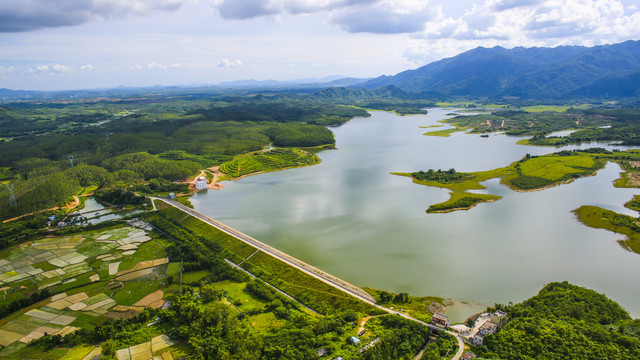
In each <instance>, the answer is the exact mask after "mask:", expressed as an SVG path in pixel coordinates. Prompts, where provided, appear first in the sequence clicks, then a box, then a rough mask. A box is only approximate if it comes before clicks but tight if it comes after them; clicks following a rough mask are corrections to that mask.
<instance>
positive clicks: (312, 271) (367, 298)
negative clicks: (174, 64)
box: [149, 197, 464, 360]
mask: <svg viewBox="0 0 640 360" xmlns="http://www.w3.org/2000/svg"><path fill="white" fill-rule="evenodd" d="M149 199H151V202H152V203H153V201H155V200H158V201H162V202H164V203H166V204H167V205H170V206H173V207H175V208H178V209H180V210H182V211H184V212H186V213H188V214H190V215H191V216H193V217H195V218H197V219H199V220H200V221H203V222H205V223H206V224H209V225H211V226H213V227H215V228H216V229H218V230H220V231H222V232H224V233H226V234H229V235H231V236H233V237H235V238H236V239H238V240H240V241H242V242H244V243H246V244H248V245H251V246H253V247H255V248H256V249H259V250H261V251H262V252H264V253H266V254H269V255H270V256H272V257H274V258H276V259H278V260H280V261H282V262H284V263H286V264H288V265H290V266H292V267H294V268H296V269H298V270H300V271H302V272H304V273H305V274H307V275H309V276H312V277H314V278H316V279H318V280H320V281H322V282H324V283H325V284H328V285H330V286H332V287H334V288H336V289H338V290H340V291H342V292H344V293H346V294H348V295H351V296H352V297H354V298H356V299H358V300H361V301H364V302H365V303H367V304H369V305H371V306H374V307H376V308H378V309H380V310H382V311H384V312H387V313H389V314H393V315H399V316H402V317H403V318H405V319H407V320H411V321H413V322H416V323H418V324H421V325H423V326H426V327H427V328H429V329H431V330H434V331H443V329H442V328H440V327H438V326H435V325H432V324H429V323H427V322H424V321H422V320H418V319H416V318H414V317H411V316H409V315H407V314H404V313H401V312H397V311H394V310H391V309H389V308H386V307H384V306H381V305H379V304H377V303H376V301H375V299H374V298H373V296H371V294H369V293H367V292H365V291H364V290H362V289H360V288H359V287H357V286H355V285H353V284H350V283H348V282H346V281H344V280H342V279H339V278H337V277H335V276H333V275H331V274H329V273H326V272H324V271H322V270H320V269H318V268H316V267H313V266H311V265H309V264H307V263H305V262H303V261H301V260H299V259H296V258H294V257H293V256H291V255H288V254H286V253H284V252H282V251H280V250H278V249H276V248H273V247H271V246H269V245H267V244H265V243H263V242H261V241H259V240H256V239H254V238H252V237H251V236H249V235H246V234H243V233H241V232H240V231H238V230H236V229H233V228H231V227H229V226H227V225H225V224H223V223H221V222H219V221H217V220H214V219H212V218H210V217H208V216H206V215H204V214H202V213H200V212H198V211H196V210H194V209H192V208H190V207H187V206H185V205H183V204H181V203H179V202H177V201H175V200H170V199H166V198H158V197H149ZM154 208H155V204H154ZM445 331H446V333H447V334H449V335H452V336H455V337H456V339H458V351H457V353H456V354H455V355H454V356H453V357H452V358H451V360H459V359H460V357H461V356H462V353H463V351H464V340H463V339H462V337H461V336H460V335H459V334H457V333H455V332H452V331H449V330H445Z"/></svg>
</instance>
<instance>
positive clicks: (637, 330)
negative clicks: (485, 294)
mask: <svg viewBox="0 0 640 360" xmlns="http://www.w3.org/2000/svg"><path fill="white" fill-rule="evenodd" d="M503 310H505V311H506V312H508V314H509V316H511V321H510V322H509V323H508V324H507V325H506V326H505V327H504V328H503V329H502V330H501V331H500V332H499V333H497V334H496V335H489V336H487V338H486V339H485V342H484V345H483V346H482V347H481V348H480V349H479V350H480V351H479V353H480V354H479V355H481V357H484V358H500V359H512V360H513V359H515V360H517V359H639V358H640V320H637V319H636V320H632V319H631V317H630V316H629V314H628V313H627V312H626V311H625V310H624V309H623V308H622V307H621V306H620V305H618V304H617V303H616V302H614V301H612V300H610V299H608V298H607V297H606V296H604V295H602V294H599V293H597V292H595V291H593V290H589V289H585V288H583V287H579V286H575V285H571V284H569V283H567V282H562V283H551V284H548V285H547V286H545V287H544V288H543V289H542V290H540V292H539V293H538V295H536V296H534V297H532V298H530V299H528V300H526V301H524V302H522V303H520V304H516V305H513V306H509V307H506V308H503Z"/></svg>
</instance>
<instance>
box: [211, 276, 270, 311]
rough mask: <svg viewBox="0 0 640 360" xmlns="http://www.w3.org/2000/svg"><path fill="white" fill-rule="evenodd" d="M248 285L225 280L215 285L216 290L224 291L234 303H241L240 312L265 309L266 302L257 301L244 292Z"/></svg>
mask: <svg viewBox="0 0 640 360" xmlns="http://www.w3.org/2000/svg"><path fill="white" fill-rule="evenodd" d="M246 285H247V284H246V283H238V282H235V281H230V280H225V281H220V282H217V283H215V284H214V286H215V288H216V289H219V290H224V291H225V292H226V295H225V297H226V298H227V299H228V300H229V301H232V302H235V301H239V302H240V304H241V305H240V306H238V307H239V308H240V310H242V311H250V310H255V309H263V308H264V302H262V301H261V300H259V299H256V298H255V297H254V296H253V295H251V294H250V293H248V292H246V291H245V290H244V288H245V286H246Z"/></svg>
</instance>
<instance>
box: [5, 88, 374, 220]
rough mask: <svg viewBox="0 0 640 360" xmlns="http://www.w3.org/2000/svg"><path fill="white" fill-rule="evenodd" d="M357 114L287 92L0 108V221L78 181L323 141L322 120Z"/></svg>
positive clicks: (136, 178) (57, 197)
mask: <svg viewBox="0 0 640 360" xmlns="http://www.w3.org/2000/svg"><path fill="white" fill-rule="evenodd" d="M366 115H367V113H366V111H364V110H362V109H357V108H354V107H348V106H341V105H335V104H330V103H327V102H320V101H317V100H310V99H305V98H302V97H299V96H296V95H273V96H264V95H249V96H246V95H243V96H228V95H220V94H216V95H211V96H210V97H209V98H208V99H207V98H206V97H203V96H196V97H189V96H185V97H180V96H178V97H176V98H172V97H163V96H162V95H158V96H146V95H145V96H143V97H141V98H140V99H131V100H128V99H122V100H121V101H113V102H107V103H101V102H98V103H91V102H81V101H80V102H74V103H69V104H63V103H55V104H54V103H51V104H50V103H47V102H46V101H45V102H44V103H42V102H40V103H39V104H35V103H34V104H29V103H16V104H11V106H5V107H0V133H2V134H3V136H9V135H12V136H13V138H11V139H10V141H7V140H5V141H0V155H1V156H0V170H1V171H2V177H3V178H5V179H6V180H9V181H10V182H11V183H12V184H13V186H14V194H15V198H16V200H17V204H16V206H14V207H11V208H9V205H10V202H9V192H8V190H7V189H6V188H2V189H0V217H2V218H7V217H12V216H17V215H21V214H25V213H29V212H32V211H38V210H41V209H45V208H50V207H54V206H58V205H61V204H64V203H66V202H68V201H69V200H71V196H72V195H74V194H77V193H78V192H80V191H81V189H82V188H83V187H92V186H93V187H95V186H97V187H99V188H104V187H110V186H112V185H119V186H124V185H131V184H138V183H141V182H148V181H150V180H151V179H164V180H168V181H175V180H183V179H186V178H188V177H190V176H193V175H195V174H197V171H198V169H202V168H205V167H210V166H215V165H220V164H222V163H224V162H227V161H230V160H232V159H233V157H234V156H235V155H239V154H244V153H248V152H253V151H258V150H261V149H264V148H265V147H267V146H268V145H269V144H273V145H275V146H282V147H310V146H320V145H329V146H332V145H333V144H334V142H335V141H334V138H333V134H332V132H331V131H330V130H328V129H327V128H325V127H324V126H321V125H339V124H342V123H344V122H346V121H348V120H349V119H351V118H352V117H354V116H366ZM40 123H46V124H48V125H47V126H39V125H37V124H40ZM21 126H22V127H21ZM72 164H73V169H71V168H72Z"/></svg>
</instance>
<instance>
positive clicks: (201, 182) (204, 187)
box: [193, 176, 208, 191]
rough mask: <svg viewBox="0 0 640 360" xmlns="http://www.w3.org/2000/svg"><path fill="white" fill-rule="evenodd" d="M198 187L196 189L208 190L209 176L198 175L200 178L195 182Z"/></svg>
mask: <svg viewBox="0 0 640 360" xmlns="http://www.w3.org/2000/svg"><path fill="white" fill-rule="evenodd" d="M193 185H194V186H195V188H196V190H198V191H200V190H207V188H208V184H207V178H206V177H204V176H198V178H197V179H196V181H195V183H194V184H193Z"/></svg>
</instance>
